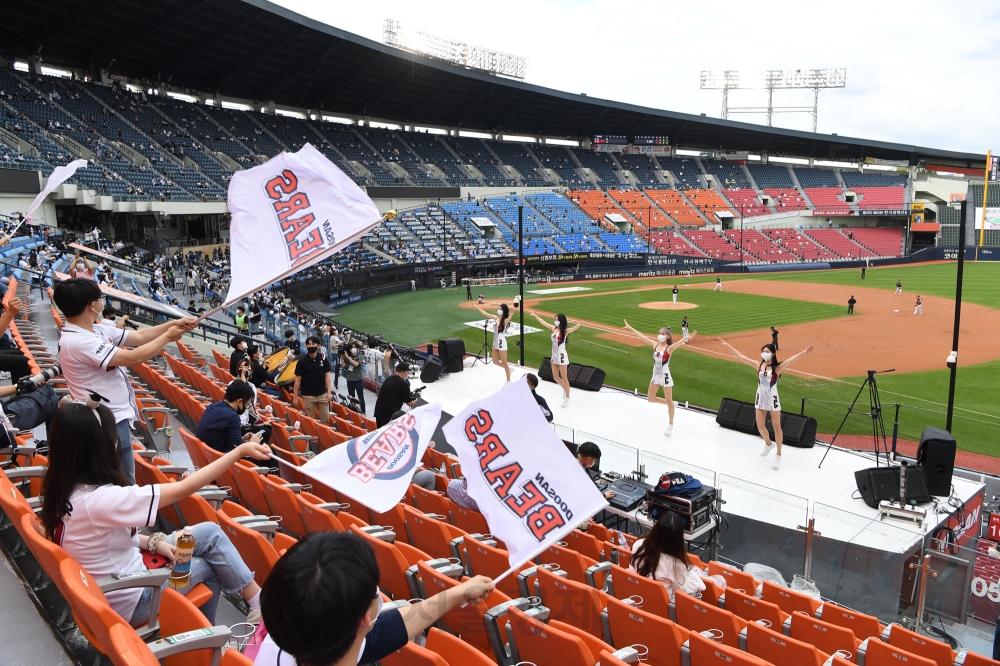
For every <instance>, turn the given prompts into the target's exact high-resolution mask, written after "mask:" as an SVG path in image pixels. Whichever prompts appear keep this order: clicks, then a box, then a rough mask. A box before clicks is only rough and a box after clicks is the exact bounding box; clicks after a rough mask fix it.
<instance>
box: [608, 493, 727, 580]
mask: <svg viewBox="0 0 1000 666" xmlns="http://www.w3.org/2000/svg"><path fill="white" fill-rule="evenodd" d="M628 568H629V570H631V571H634V572H636V573H637V574H639V575H640V576H642V577H644V578H652V579H654V580H657V581H659V582H661V583H663V587H665V588H667V592H669V593H670V594H671V595H673V594H674V592H684V593H686V594H690V595H692V596H694V595H696V594H698V593H699V592H702V591H703V590H704V589H705V587H706V586H705V581H703V580H702V573H701V569H698V568H697V567H693V566H691V565H690V564H688V561H687V545H686V544H685V543H684V521H683V519H682V518H681V516H680V515H679V514H676V513H674V512H673V511H668V512H667V513H666V515H665V516H663V518H661V519H660V520H659V522H657V523H656V524H655V525H653V528H652V529H651V530H649V532H647V533H646V534H645V535H643V537H642V538H641V539H636V541H635V543H634V544H632V561H631V562H630V563H629V567H628ZM705 577H706V578H710V579H711V580H712V581H713V582H715V583H716V584H718V585H719V586H720V587H725V586H726V581H725V578H723V577H722V576H707V575H706V576H705Z"/></svg>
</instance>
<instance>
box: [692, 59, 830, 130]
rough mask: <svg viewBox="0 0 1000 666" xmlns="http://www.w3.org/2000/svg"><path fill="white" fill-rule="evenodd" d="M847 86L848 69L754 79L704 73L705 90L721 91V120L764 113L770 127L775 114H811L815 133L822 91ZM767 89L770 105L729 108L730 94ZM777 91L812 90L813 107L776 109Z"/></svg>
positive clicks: (770, 72) (776, 72)
mask: <svg viewBox="0 0 1000 666" xmlns="http://www.w3.org/2000/svg"><path fill="white" fill-rule="evenodd" d="M846 86H847V69H845V68H843V67H838V68H836V69H766V70H762V71H760V72H757V73H755V74H753V75H752V76H741V75H740V73H739V72H735V71H732V70H705V71H702V72H701V89H702V90H721V91H722V118H723V119H728V118H729V114H736V113H763V114H766V115H767V126H768V127H771V125H772V122H773V119H774V114H776V113H810V114H812V118H813V132H815V131H816V129H817V125H818V123H819V91H820V90H826V89H828V88H844V87H846ZM736 88H742V89H744V90H766V91H767V106H741V107H730V106H729V91H730V90H733V89H736ZM775 90H812V91H813V104H812V106H774V91H775Z"/></svg>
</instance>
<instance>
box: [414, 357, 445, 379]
mask: <svg viewBox="0 0 1000 666" xmlns="http://www.w3.org/2000/svg"><path fill="white" fill-rule="evenodd" d="M442 370H444V365H443V364H442V363H441V357H440V356H428V357H427V360H426V361H424V367H423V369H422V370H421V371H420V381H422V382H424V383H425V384H430V383H431V382H436V381H437V380H438V378H439V377H441V371H442Z"/></svg>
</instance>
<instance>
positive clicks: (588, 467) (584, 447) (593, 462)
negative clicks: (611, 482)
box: [576, 442, 615, 499]
mask: <svg viewBox="0 0 1000 666" xmlns="http://www.w3.org/2000/svg"><path fill="white" fill-rule="evenodd" d="M576 459H577V460H579V461H580V465H582V466H583V469H584V471H585V472H587V476H589V477H590V480H591V481H593V482H594V485H597V481H598V480H599V479H600V478H601V447H599V446H598V445H597V444H594V443H593V442H584V443H583V444H581V445H580V446H579V448H577V450H576ZM614 496H615V493H614V491H612V490H606V491H604V497H605V498H606V499H611V498H612V497H614Z"/></svg>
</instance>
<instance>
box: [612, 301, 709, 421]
mask: <svg viewBox="0 0 1000 666" xmlns="http://www.w3.org/2000/svg"><path fill="white" fill-rule="evenodd" d="M625 328H627V329H628V330H630V331H631V332H632V333H634V334H635V336H636V337H638V338H639V339H640V340H642V341H643V342H646V343H648V344H649V345H651V346H652V347H653V378H652V379H650V380H649V391H648V392H647V393H646V400H648V401H649V402H659V403H663V404H665V405H666V406H667V413H668V414H669V415H670V423H669V425H667V430H666V432H665V433H664V434H665V435H666V436H667V437H670V435H672V434H673V432H674V378H673V377H672V376H670V355H671V354H673V353H674V350H676V349H677V348H678V347H680V346H681V345H684V344H687V343H688V342H690V341H691V340H694V336H696V335H697V334H698V331H695V332H693V333H691V334H690V335H685V336H684V337H683V338H681V339H680V340H678V341H677V342H674V339H673V336H671V335H670V328H669V327H668V326H664V327H663V328H661V329H660V334H659V335H658V336H656V340H653V338H651V337H649V336H647V335H645V334H643V333H640V332H639V331H637V330H635V329H634V328H632V327H631V326H630V325H629V323H628V322H627V321H626V322H625ZM661 388H662V389H663V397H662V398H659V397H657V395H656V394H657V393H659V391H660V389H661Z"/></svg>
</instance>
